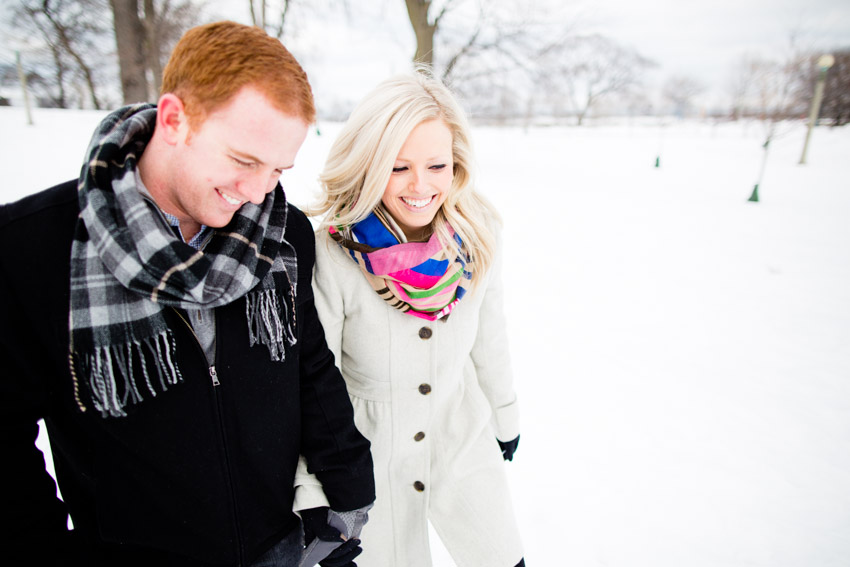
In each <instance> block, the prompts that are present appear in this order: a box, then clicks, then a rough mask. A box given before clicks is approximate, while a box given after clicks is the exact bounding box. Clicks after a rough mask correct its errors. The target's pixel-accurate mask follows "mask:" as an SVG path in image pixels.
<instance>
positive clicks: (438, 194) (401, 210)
mask: <svg viewBox="0 0 850 567" xmlns="http://www.w3.org/2000/svg"><path fill="white" fill-rule="evenodd" d="M453 172H454V159H453V155H452V132H451V130H449V127H448V126H446V123H445V122H443V121H442V120H440V119H435V120H427V121H425V122H422V123H421V124H419V125H418V126H417V127H416V128H414V129H413V131H412V132H410V135H409V136H408V137H407V140H406V141H405V142H404V145H403V146H402V147H401V150H400V151H399V152H398V156H396V159H395V164H393V171H392V174H391V175H390V181H389V183H387V188H386V189H385V190H384V196H383V198H382V199H381V201H382V202H383V204H384V207H386V209H387V211H389V213H390V214H391V215H392V217H393V219H395V221H396V222H397V223H398V225H399V226H400V227H401V229H402V230H403V231H404V235H405V236H406V237H407V239H408V240H409V241H416V240H424V239H425V238H426V237H427V236H429V235H430V233H431V229H430V226H431V221H433V220H434V215H436V214H437V211H438V210H439V209H440V207H441V206H442V205H443V203H444V202H445V200H446V197H447V196H448V194H449V190H450V189H451V186H452V178H453V177H454V173H453Z"/></svg>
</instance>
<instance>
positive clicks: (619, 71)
mask: <svg viewBox="0 0 850 567" xmlns="http://www.w3.org/2000/svg"><path fill="white" fill-rule="evenodd" d="M539 59H540V62H541V66H540V68H541V75H540V82H541V84H543V85H545V86H546V89H545V91H544V92H547V93H556V97H558V98H560V99H563V98H566V99H567V100H568V101H569V103H570V106H571V108H572V111H573V112H574V113H575V115H576V121H577V123H578V125H579V126H580V125H581V124H582V123H583V122H584V119H585V118H586V116H587V114H588V112H590V110H591V109H593V107H594V106H595V105H597V104H598V103H599V102H600V101H601V100H602V99H604V98H606V97H608V96H610V95H613V94H621V95H625V94H628V93H629V92H631V91H633V90H635V89H637V88H638V87H639V86H640V85H641V84H642V80H643V73H644V72H645V71H646V70H648V69H650V68H652V67H654V66H655V63H654V62H653V61H651V60H649V59H647V58H645V57H644V56H642V55H641V54H640V53H638V52H637V51H635V50H632V49H629V48H626V47H623V46H620V45H618V44H617V43H616V42H614V41H613V40H611V39H608V38H606V37H604V36H601V35H598V34H594V35H588V36H578V37H574V38H571V39H568V40H567V41H564V42H560V43H557V44H554V45H553V46H552V47H551V48H549V49H546V50H545V51H544V52H542V53H541V54H540V58H539Z"/></svg>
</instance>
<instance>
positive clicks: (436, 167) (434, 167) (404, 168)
mask: <svg viewBox="0 0 850 567" xmlns="http://www.w3.org/2000/svg"><path fill="white" fill-rule="evenodd" d="M445 168H446V164H444V163H438V164H435V165H429V166H428V169H430V170H432V171H440V170H443V169H445ZM407 170H408V167H407V166H406V165H400V166H397V167H394V168H393V173H401V172H402V171H407Z"/></svg>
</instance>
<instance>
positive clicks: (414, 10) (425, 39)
mask: <svg viewBox="0 0 850 567" xmlns="http://www.w3.org/2000/svg"><path fill="white" fill-rule="evenodd" d="M404 2H405V4H407V15H408V16H409V18H410V24H411V25H412V26H413V33H415V34H416V54H415V55H414V56H413V62H414V63H425V64H427V65H433V64H434V34H435V33H436V32H437V26H436V25H434V24H431V23H429V22H428V9H429V8H430V7H431V0H404Z"/></svg>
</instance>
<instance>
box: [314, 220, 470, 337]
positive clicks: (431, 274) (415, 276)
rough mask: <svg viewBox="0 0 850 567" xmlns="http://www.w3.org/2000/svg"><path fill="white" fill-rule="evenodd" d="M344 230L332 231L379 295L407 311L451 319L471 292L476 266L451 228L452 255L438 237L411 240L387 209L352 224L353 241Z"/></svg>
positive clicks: (334, 228) (333, 228) (418, 315)
mask: <svg viewBox="0 0 850 567" xmlns="http://www.w3.org/2000/svg"><path fill="white" fill-rule="evenodd" d="M342 230H343V228H342V227H333V226H332V227H330V229H329V231H328V232H329V233H330V236H331V238H333V239H334V240H335V241H336V242H337V243H338V244H339V245H340V246H341V247H342V248H344V249H346V250H347V251H348V253H349V255H350V256H351V257H352V258H353V259H354V261H355V262H357V264H358V265H359V266H360V269H361V270H362V271H363V274H364V275H365V276H366V279H367V280H369V283H370V284H371V285H372V288H373V289H374V290H375V291H376V292H377V293H378V295H379V296H380V297H381V298H382V299H383V300H384V301H386V302H387V303H389V304H390V306H391V307H394V308H395V309H398V310H400V311H402V312H403V313H407V314H408V315H413V316H415V317H419V318H421V319H426V320H428V321H436V320H437V319H441V318H443V317H448V315H449V313H451V311H452V309H454V307H455V305H457V302H458V301H460V300H461V299H462V298H463V296H464V294H465V293H466V291H467V288H468V286H469V282H470V280H471V279H472V265H471V263H470V261H469V258H468V256H467V254H466V252H465V251H464V248H463V242H462V241H461V239H460V237H459V236H458V235H457V234H455V232H454V231H453V230H452V229H451V227H449V232H450V233H451V235H452V237H453V238H454V242H455V244H456V245H457V249H456V250H455V251H454V252H453V253H452V254H449V253H448V252H447V250H446V249H445V247H444V246H443V245H442V243H441V242H440V239H439V238H438V237H437V235H436V234H432V235H431V238H430V239H429V240H428V242H407V241H406V239H405V238H404V233H403V232H402V231H401V229H400V228H399V227H398V225H396V223H395V222H394V221H393V219H392V217H391V216H390V215H389V214H387V212H386V211H385V210H384V209H383V208H382V207H378V208H377V209H376V210H375V211H373V212H372V213H370V214H369V216H368V217H366V218H365V219H363V220H362V221H360V222H359V223H357V224H355V225H354V226H352V227H351V229H350V230H349V231H347V232H348V233H349V234H350V235H351V237H350V238H346V237H344V236H343V235H342ZM452 256H453V257H452Z"/></svg>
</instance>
